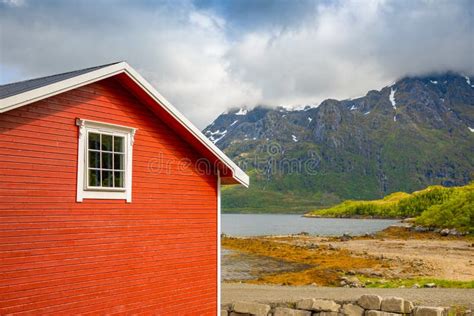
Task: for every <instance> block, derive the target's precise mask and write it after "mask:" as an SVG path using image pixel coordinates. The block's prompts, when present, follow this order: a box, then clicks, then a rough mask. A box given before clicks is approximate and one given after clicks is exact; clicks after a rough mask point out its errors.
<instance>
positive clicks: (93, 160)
mask: <svg viewBox="0 0 474 316" xmlns="http://www.w3.org/2000/svg"><path fill="white" fill-rule="evenodd" d="M89 168H100V152H98V151H89Z"/></svg>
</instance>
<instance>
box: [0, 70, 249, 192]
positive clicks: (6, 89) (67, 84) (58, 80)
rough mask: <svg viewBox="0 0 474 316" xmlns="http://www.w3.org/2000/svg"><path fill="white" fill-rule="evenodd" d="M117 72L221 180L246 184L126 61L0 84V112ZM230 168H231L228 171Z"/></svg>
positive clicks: (234, 167) (242, 175)
mask: <svg viewBox="0 0 474 316" xmlns="http://www.w3.org/2000/svg"><path fill="white" fill-rule="evenodd" d="M114 76H117V78H118V79H120V80H122V81H123V84H124V86H126V87H127V88H129V89H130V90H131V91H132V92H133V93H135V95H137V96H138V97H140V98H142V99H143V100H144V102H145V103H146V104H147V105H149V106H150V107H151V108H152V110H153V112H155V113H156V114H157V115H158V116H159V117H160V119H162V120H164V121H165V123H168V124H169V125H170V126H171V127H173V128H175V130H178V132H179V133H181V134H182V136H183V137H184V138H185V139H186V140H189V141H192V144H194V145H195V146H196V147H198V148H197V149H198V150H201V151H203V152H206V153H208V154H209V155H210V156H211V158H213V159H214V162H218V163H219V168H220V169H222V170H221V179H222V183H223V184H227V183H229V184H231V183H240V184H242V185H244V186H246V187H247V186H248V185H249V177H248V175H247V174H246V173H245V172H243V171H242V170H241V169H240V168H239V167H238V166H237V165H236V164H235V163H234V162H233V161H232V160H231V159H230V158H229V157H227V156H226V155H225V154H224V153H223V152H222V151H221V150H220V149H219V148H217V146H216V145H214V144H213V143H212V142H211V141H210V140H209V139H207V137H206V136H204V135H203V134H202V133H201V131H200V130H199V129H198V128H197V127H195V126H194V125H193V124H192V123H191V122H190V121H189V120H188V119H187V118H185V117H184V116H183V115H182V114H181V113H180V112H179V111H178V110H177V109H176V108H175V107H174V106H173V105H171V103H169V102H168V101H167V100H166V99H165V98H164V97H163V96H162V95H161V94H160V93H158V91H156V90H155V89H154V88H153V87H152V86H151V85H150V83H148V82H147V81H146V80H145V79H144V78H143V77H142V76H141V75H140V74H138V73H137V72H136V71H135V70H134V69H133V68H132V67H131V66H130V65H128V64H127V63H126V62H118V63H113V64H107V65H102V66H97V67H91V68H87V69H82V70H77V71H71V72H67V73H62V74H57V75H53V76H48V77H43V78H37V79H32V80H26V81H21V82H16V83H10V84H6V85H1V86H0V113H4V112H7V111H10V110H13V109H16V108H19V107H21V106H25V105H27V104H30V103H33V102H36V101H39V100H43V99H45V98H48V97H51V96H54V95H57V94H60V93H63V92H66V91H69V90H72V89H75V88H78V87H81V86H84V85H87V84H91V83H93V82H97V81H100V80H103V79H106V78H110V77H114ZM229 171H230V172H229Z"/></svg>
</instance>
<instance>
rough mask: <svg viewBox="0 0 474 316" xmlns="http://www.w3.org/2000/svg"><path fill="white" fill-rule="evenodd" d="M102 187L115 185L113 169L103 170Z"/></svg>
mask: <svg viewBox="0 0 474 316" xmlns="http://www.w3.org/2000/svg"><path fill="white" fill-rule="evenodd" d="M102 187H104V188H111V187H113V181H112V171H102Z"/></svg>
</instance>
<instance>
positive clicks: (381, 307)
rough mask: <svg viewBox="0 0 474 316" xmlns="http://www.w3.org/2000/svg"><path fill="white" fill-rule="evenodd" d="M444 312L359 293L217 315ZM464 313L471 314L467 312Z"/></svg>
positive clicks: (228, 309)
mask: <svg viewBox="0 0 474 316" xmlns="http://www.w3.org/2000/svg"><path fill="white" fill-rule="evenodd" d="M448 313H449V309H448V308H444V307H430V306H414V304H413V303H412V302H410V301H408V300H405V299H403V298H400V297H380V296H378V295H362V296H361V297H360V298H359V299H358V300H357V301H351V302H348V301H345V302H339V301H331V300H321V299H314V298H310V299H303V300H300V301H298V302H297V303H296V304H293V305H291V306H289V305H287V306H276V305H273V304H272V305H268V304H261V303H253V302H235V303H233V304H230V305H227V306H223V307H222V312H221V316H251V315H253V316H402V315H403V316H447V315H448ZM449 314H451V313H449ZM464 315H466V316H473V315H472V312H471V311H466V312H464Z"/></svg>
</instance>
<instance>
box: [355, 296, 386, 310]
mask: <svg viewBox="0 0 474 316" xmlns="http://www.w3.org/2000/svg"><path fill="white" fill-rule="evenodd" d="M357 304H358V305H359V306H361V307H362V308H365V309H380V306H381V305H382V298H381V297H380V296H378V295H372V294H365V295H362V296H361V297H360V298H359V299H358V300H357Z"/></svg>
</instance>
